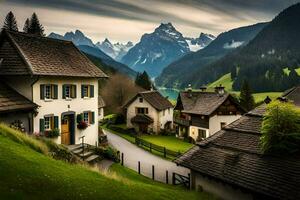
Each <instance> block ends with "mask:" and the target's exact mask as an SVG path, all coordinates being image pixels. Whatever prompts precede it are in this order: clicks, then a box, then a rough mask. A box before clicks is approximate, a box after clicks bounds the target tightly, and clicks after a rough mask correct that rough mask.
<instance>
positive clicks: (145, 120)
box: [131, 114, 153, 124]
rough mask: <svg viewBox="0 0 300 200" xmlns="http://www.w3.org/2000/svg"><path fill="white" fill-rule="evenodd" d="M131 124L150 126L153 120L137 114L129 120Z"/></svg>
mask: <svg viewBox="0 0 300 200" xmlns="http://www.w3.org/2000/svg"><path fill="white" fill-rule="evenodd" d="M131 122H132V123H146V124H151V123H153V119H152V118H151V117H149V116H148V115H145V114H137V115H136V116H134V117H133V118H131Z"/></svg>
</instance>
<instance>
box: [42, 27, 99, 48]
mask: <svg viewBox="0 0 300 200" xmlns="http://www.w3.org/2000/svg"><path fill="white" fill-rule="evenodd" d="M48 37H50V38H55V39H61V40H68V41H72V42H73V43H74V44H75V45H76V46H79V45H87V46H91V47H94V46H95V45H94V44H93V42H92V40H91V39H89V38H88V37H86V36H85V35H84V34H83V33H82V32H81V31H80V30H76V31H75V33H74V32H73V31H70V32H67V33H65V35H64V36H62V35H59V34H56V33H53V32H52V33H50V34H49V35H48Z"/></svg>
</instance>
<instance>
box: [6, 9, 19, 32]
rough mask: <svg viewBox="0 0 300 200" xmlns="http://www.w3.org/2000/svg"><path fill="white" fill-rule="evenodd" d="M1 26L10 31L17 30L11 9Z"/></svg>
mask: <svg viewBox="0 0 300 200" xmlns="http://www.w3.org/2000/svg"><path fill="white" fill-rule="evenodd" d="M3 28H4V29H6V30H10V31H18V24H17V20H16V18H15V16H14V14H13V13H12V12H11V11H10V12H9V13H8V14H7V15H6V17H5V21H4V25H3Z"/></svg>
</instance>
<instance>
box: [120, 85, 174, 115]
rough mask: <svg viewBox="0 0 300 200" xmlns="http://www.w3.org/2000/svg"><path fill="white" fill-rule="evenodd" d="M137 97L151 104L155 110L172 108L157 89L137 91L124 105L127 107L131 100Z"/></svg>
mask: <svg viewBox="0 0 300 200" xmlns="http://www.w3.org/2000/svg"><path fill="white" fill-rule="evenodd" d="M138 97H142V98H143V99H144V100H145V101H147V102H148V103H149V104H150V105H151V106H153V107H154V108H155V109H156V110H165V109H168V108H173V105H172V104H171V102H170V101H169V100H168V99H167V98H165V97H163V96H162V95H161V94H160V93H159V92H158V91H156V90H153V91H144V92H139V93H138V94H137V95H135V96H134V97H133V98H132V99H130V100H129V101H128V102H127V103H126V104H125V106H124V108H127V107H128V106H129V105H130V104H131V103H132V102H134V101H135V100H136V99H137V98H138Z"/></svg>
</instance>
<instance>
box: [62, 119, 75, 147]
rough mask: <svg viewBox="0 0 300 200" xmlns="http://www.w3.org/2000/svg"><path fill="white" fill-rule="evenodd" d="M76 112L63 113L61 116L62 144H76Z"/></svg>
mask: <svg viewBox="0 0 300 200" xmlns="http://www.w3.org/2000/svg"><path fill="white" fill-rule="evenodd" d="M74 116H75V114H74V113H63V114H62V118H61V144H64V145H71V144H75V127H74V126H75V123H74V120H75V117H74Z"/></svg>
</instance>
